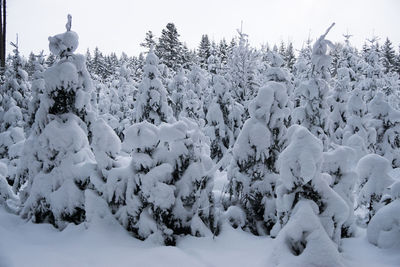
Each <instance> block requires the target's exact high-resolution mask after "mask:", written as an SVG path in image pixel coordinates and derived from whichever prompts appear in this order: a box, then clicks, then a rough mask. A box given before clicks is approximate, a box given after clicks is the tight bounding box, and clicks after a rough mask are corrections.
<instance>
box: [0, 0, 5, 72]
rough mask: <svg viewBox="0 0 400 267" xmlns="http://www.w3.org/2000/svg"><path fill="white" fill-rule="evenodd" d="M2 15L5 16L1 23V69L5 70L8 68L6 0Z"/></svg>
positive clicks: (3, 2)
mask: <svg viewBox="0 0 400 267" xmlns="http://www.w3.org/2000/svg"><path fill="white" fill-rule="evenodd" d="M2 4H3V6H2V10H1V11H3V12H2V15H3V18H2V19H3V20H2V23H1V26H2V28H1V51H0V53H1V58H0V60H1V62H0V66H1V68H3V69H4V67H5V66H6V0H3V1H2Z"/></svg>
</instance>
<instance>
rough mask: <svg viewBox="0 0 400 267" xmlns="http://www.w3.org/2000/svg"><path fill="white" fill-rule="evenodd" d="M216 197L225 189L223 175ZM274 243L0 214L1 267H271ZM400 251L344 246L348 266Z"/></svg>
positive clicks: (379, 261)
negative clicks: (154, 235)
mask: <svg viewBox="0 0 400 267" xmlns="http://www.w3.org/2000/svg"><path fill="white" fill-rule="evenodd" d="M217 177H218V179H217V180H216V181H215V191H214V192H216V193H218V191H219V190H220V189H222V187H223V186H224V179H225V176H224V175H218V176H217ZM273 246H274V240H273V239H271V238H269V237H256V236H253V235H251V234H248V233H245V232H243V231H241V230H238V229H233V228H231V227H230V226H228V225H226V226H224V227H223V229H222V232H221V234H220V235H219V236H217V237H215V238H214V239H213V238H211V237H209V238H196V237H185V238H183V239H181V240H180V241H178V245H177V247H166V246H158V245H154V244H151V243H150V242H143V241H139V240H137V239H135V238H133V237H132V236H130V234H129V233H128V232H126V231H125V230H124V229H123V228H122V227H121V226H120V225H119V224H118V223H115V222H110V221H100V222H97V223H94V224H91V225H90V227H89V228H87V227H86V225H85V224H81V225H78V226H76V225H73V224H70V225H69V226H68V227H67V228H66V229H64V230H63V231H62V232H59V231H58V230H56V229H55V228H53V227H52V226H51V225H49V224H33V223H31V222H26V221H24V220H22V219H21V218H20V217H18V216H16V215H13V214H10V213H8V212H7V211H6V210H5V209H4V208H0V267H46V266H49V267H64V266H68V267H70V266H74V267H86V266H96V267H103V266H104V267H108V266H121V267H123V266H163V267H167V266H174V267H176V266H191V267H197V266H208V267H214V266H230V267H235V266H241V267H243V266H264V267H266V266H268V258H269V254H270V252H271V251H272V247H273ZM399 252H400V250H399V248H397V250H396V249H390V250H383V249H379V248H377V247H375V246H373V245H371V244H370V243H368V241H367V239H366V231H365V230H363V229H359V235H358V237H356V238H351V239H344V240H343V251H342V255H343V258H344V261H345V263H346V264H347V265H348V266H354V267H359V266H371V267H376V266H386V267H389V266H393V267H398V266H400V253H399Z"/></svg>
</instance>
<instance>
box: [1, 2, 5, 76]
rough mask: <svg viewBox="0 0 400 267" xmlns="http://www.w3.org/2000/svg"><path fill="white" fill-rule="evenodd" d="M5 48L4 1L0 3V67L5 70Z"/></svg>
mask: <svg viewBox="0 0 400 267" xmlns="http://www.w3.org/2000/svg"><path fill="white" fill-rule="evenodd" d="M3 47H4V42H3V1H2V0H1V1H0V67H1V68H3V67H4V65H3V62H4V60H3V50H4V49H3Z"/></svg>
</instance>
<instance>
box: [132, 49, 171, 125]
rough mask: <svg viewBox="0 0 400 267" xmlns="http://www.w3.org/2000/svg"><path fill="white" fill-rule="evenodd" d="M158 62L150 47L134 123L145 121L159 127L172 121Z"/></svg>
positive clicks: (136, 104)
mask: <svg viewBox="0 0 400 267" xmlns="http://www.w3.org/2000/svg"><path fill="white" fill-rule="evenodd" d="M158 62H159V59H158V57H157V56H156V55H155V54H154V51H153V47H151V48H150V51H149V53H148V54H147V57H146V63H145V65H144V68H143V71H144V73H143V78H142V82H141V83H140V85H139V88H138V89H139V91H138V95H137V99H136V102H135V112H136V118H135V122H141V121H145V120H146V121H148V122H150V123H152V124H155V125H159V124H161V123H162V122H170V121H171V119H172V110H171V108H170V107H169V106H168V103H167V91H166V90H165V88H164V86H163V84H162V83H161V80H160V72H159V70H158Z"/></svg>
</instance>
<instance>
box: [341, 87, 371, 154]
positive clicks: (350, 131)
mask: <svg viewBox="0 0 400 267" xmlns="http://www.w3.org/2000/svg"><path fill="white" fill-rule="evenodd" d="M370 117H371V116H370V115H369V114H368V113H367V106H366V104H365V102H364V100H363V93H362V92H361V90H360V89H358V88H356V89H354V90H353V91H352V92H351V93H350V97H349V99H348V100H347V105H346V126H345V128H344V129H343V144H344V145H348V146H351V147H353V145H352V144H353V143H354V141H355V140H360V141H362V144H361V143H360V142H358V143H360V146H361V147H363V148H361V150H365V152H373V151H374V144H375V142H376V130H375V129H373V128H371V127H370V126H369V124H370ZM353 148H354V147H353Z"/></svg>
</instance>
